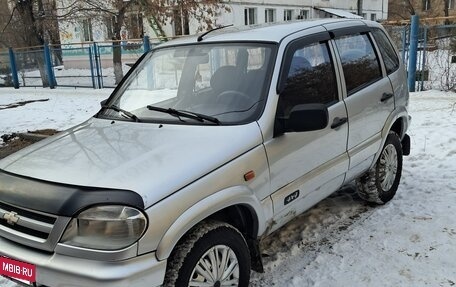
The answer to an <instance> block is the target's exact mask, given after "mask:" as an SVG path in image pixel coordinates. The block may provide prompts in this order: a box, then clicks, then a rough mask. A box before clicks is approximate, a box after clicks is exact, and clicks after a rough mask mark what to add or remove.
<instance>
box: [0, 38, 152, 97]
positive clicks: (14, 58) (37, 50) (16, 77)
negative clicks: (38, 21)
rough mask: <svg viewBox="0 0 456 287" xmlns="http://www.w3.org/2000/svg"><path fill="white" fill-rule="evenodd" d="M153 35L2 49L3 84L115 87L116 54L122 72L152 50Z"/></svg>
mask: <svg viewBox="0 0 456 287" xmlns="http://www.w3.org/2000/svg"><path fill="white" fill-rule="evenodd" d="M152 45H153V44H151V42H150V39H149V37H147V36H146V37H144V38H143V39H136V40H128V41H108V42H88V43H76V44H59V45H47V44H45V45H43V46H36V47H27V48H16V49H13V48H9V49H8V50H3V51H0V86H10V87H15V88H17V89H18V88H20V87H43V86H47V87H50V88H55V87H57V86H60V87H88V88H94V89H101V88H104V87H115V85H116V81H115V75H114V67H113V54H114V52H115V51H116V49H117V51H119V52H120V55H121V62H122V72H123V74H125V73H127V72H128V70H129V69H130V67H131V66H132V65H133V63H134V62H136V60H137V59H138V58H139V57H141V55H142V54H144V53H146V52H148V51H149V50H150V49H151V46H152Z"/></svg>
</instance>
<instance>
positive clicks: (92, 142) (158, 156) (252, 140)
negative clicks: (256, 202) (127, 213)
mask: <svg viewBox="0 0 456 287" xmlns="http://www.w3.org/2000/svg"><path fill="white" fill-rule="evenodd" d="M261 142H262V137H261V133H260V130H259V127H258V125H257V124H256V122H254V123H251V124H247V125H239V126H212V125H200V126H194V125H168V124H163V125H159V124H152V123H133V122H125V121H111V120H103V119H96V118H92V119H90V120H88V121H87V122H85V123H83V124H81V125H78V126H76V127H74V128H72V129H69V130H67V131H65V132H62V133H60V134H58V135H56V136H53V137H50V138H48V139H45V140H43V141H41V142H39V143H37V144H34V145H32V146H29V147H27V148H25V149H23V150H21V151H19V152H17V153H15V154H13V155H11V156H9V157H7V158H5V159H3V160H1V161H0V169H2V170H4V171H7V172H9V173H13V174H17V175H22V176H26V177H31V178H36V179H40V180H45V181H50V182H56V183H63V184H70V185H78V186H90V187H100V188H116V189H126V190H132V191H135V192H137V193H138V194H139V195H141V196H142V198H143V200H144V205H145V207H148V206H150V205H152V204H153V203H154V202H156V201H158V200H160V199H162V198H164V197H166V196H168V195H170V194H171V193H173V192H175V191H176V190H179V189H180V188H182V187H184V186H186V185H188V184H189V183H191V182H193V181H195V180H197V179H198V178H200V177H202V176H204V175H206V174H208V173H210V172H211V171H212V170H214V169H216V168H218V167H220V166H221V165H223V164H225V163H227V162H229V161H231V160H232V159H234V158H236V157H238V156H239V155H241V154H243V153H245V152H247V151H248V150H250V149H252V148H254V147H255V146H258V145H259V144H261Z"/></svg>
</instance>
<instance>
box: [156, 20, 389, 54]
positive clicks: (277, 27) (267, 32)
mask: <svg viewBox="0 0 456 287" xmlns="http://www.w3.org/2000/svg"><path fill="white" fill-rule="evenodd" d="M338 23H340V25H341V26H347V25H350V24H353V25H354V26H359V25H368V26H377V25H379V24H378V23H375V22H372V21H365V20H356V19H329V18H326V19H317V20H306V21H302V20H301V21H291V22H283V23H275V24H261V25H253V26H239V27H226V28H222V29H218V30H214V31H211V32H209V33H208V34H207V35H205V36H204V37H203V40H202V41H200V43H208V42H226V41H230V42H231V41H232V42H235V41H252V42H257V41H259V42H276V43H279V42H280V41H281V40H282V39H284V38H285V37H287V36H289V35H291V34H293V33H296V32H299V31H303V30H306V29H310V28H313V27H317V26H324V25H326V24H331V26H332V27H334V26H338V25H337V24H338ZM379 26H380V25H379ZM199 35H202V34H198V35H192V36H185V37H180V38H177V39H174V40H171V41H168V42H166V43H163V44H161V45H159V47H160V48H161V47H166V46H175V45H185V44H195V43H198V36H199Z"/></svg>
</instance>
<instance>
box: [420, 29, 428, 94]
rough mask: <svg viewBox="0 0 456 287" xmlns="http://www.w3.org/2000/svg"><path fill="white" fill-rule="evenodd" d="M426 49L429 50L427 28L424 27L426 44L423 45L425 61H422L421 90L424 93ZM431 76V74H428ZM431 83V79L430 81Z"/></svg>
mask: <svg viewBox="0 0 456 287" xmlns="http://www.w3.org/2000/svg"><path fill="white" fill-rule="evenodd" d="M426 49H427V26H426V25H425V26H424V43H423V59H422V63H421V73H422V75H421V88H420V91H424V76H425V75H426V74H425V71H426V53H427V52H426ZM428 76H429V74H428ZM428 81H429V79H428Z"/></svg>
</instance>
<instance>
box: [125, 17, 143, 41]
mask: <svg viewBox="0 0 456 287" xmlns="http://www.w3.org/2000/svg"><path fill="white" fill-rule="evenodd" d="M127 23H128V26H127V28H128V38H129V39H139V38H142V37H143V36H144V31H143V30H144V26H143V17H142V14H131V15H128V22H127Z"/></svg>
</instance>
